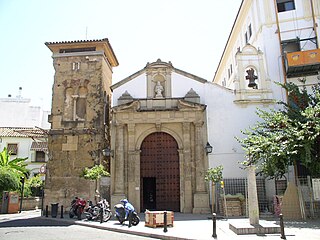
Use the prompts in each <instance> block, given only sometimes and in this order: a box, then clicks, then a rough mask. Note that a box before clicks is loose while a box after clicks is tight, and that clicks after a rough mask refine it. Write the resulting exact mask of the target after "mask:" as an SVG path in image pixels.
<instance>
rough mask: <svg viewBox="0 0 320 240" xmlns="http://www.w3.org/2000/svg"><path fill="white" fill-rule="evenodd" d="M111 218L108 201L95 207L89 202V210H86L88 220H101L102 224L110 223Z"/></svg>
mask: <svg viewBox="0 0 320 240" xmlns="http://www.w3.org/2000/svg"><path fill="white" fill-rule="evenodd" d="M111 216H112V213H111V210H110V205H109V203H108V201H107V200H106V199H102V200H101V201H99V202H98V203H97V205H93V203H92V201H89V203H88V208H87V209H86V218H87V220H93V221H96V220H97V221H98V220H100V222H101V223H102V222H107V221H109V220H110V218H111Z"/></svg>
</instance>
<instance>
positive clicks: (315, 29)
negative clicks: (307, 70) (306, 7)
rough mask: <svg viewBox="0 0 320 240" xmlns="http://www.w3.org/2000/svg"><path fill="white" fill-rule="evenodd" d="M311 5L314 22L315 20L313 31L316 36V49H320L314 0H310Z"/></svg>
mask: <svg viewBox="0 0 320 240" xmlns="http://www.w3.org/2000/svg"><path fill="white" fill-rule="evenodd" d="M310 3H311V12H312V20H313V31H314V34H315V36H316V48H318V46H319V44H318V43H319V39H318V32H317V27H318V25H317V22H316V16H315V14H314V6H313V0H310Z"/></svg>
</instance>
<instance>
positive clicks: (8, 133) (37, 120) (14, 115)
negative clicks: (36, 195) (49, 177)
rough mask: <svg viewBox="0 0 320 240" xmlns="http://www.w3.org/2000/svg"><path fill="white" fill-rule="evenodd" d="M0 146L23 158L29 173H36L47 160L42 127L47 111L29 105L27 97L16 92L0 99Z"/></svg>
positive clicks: (46, 122)
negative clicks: (14, 96) (13, 95)
mask: <svg viewBox="0 0 320 240" xmlns="http://www.w3.org/2000/svg"><path fill="white" fill-rule="evenodd" d="M0 107H1V110H2V113H3V114H2V115H1V118H0V150H1V151H2V150H3V148H5V147H6V148H7V149H8V150H9V151H10V152H11V159H14V158H26V157H28V159H27V160H26V163H27V164H28V166H27V168H28V169H29V170H30V176H31V177H32V176H34V175H36V174H39V170H40V167H41V166H42V165H45V164H46V162H47V161H48V155H47V151H48V148H47V136H46V131H47V130H48V129H49V128H50V125H49V123H48V115H49V111H44V110H43V109H42V108H41V107H40V106H32V105H31V100H30V99H25V98H22V97H21V96H17V97H16V98H13V97H8V98H1V99H0Z"/></svg>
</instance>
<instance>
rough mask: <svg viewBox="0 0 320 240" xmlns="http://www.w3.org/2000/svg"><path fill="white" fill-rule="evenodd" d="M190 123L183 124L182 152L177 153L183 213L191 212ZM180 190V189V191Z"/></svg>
mask: <svg viewBox="0 0 320 240" xmlns="http://www.w3.org/2000/svg"><path fill="white" fill-rule="evenodd" d="M190 133H191V123H189V122H186V123H183V150H180V151H179V157H180V159H183V162H181V164H183V170H184V171H183V172H181V183H182V184H181V185H183V196H184V199H183V202H184V204H183V206H181V207H182V208H181V209H182V211H183V212H185V213H190V212H192V201H193V198H192V167H191V166H192V163H191V141H190V140H191V137H190ZM181 190H182V189H181Z"/></svg>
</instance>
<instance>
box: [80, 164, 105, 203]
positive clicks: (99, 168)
mask: <svg viewBox="0 0 320 240" xmlns="http://www.w3.org/2000/svg"><path fill="white" fill-rule="evenodd" d="M109 176H110V173H108V172H107V171H106V170H104V167H103V165H102V164H99V165H94V166H93V167H91V168H87V167H86V168H84V170H83V171H82V173H81V175H80V177H83V178H84V179H90V180H95V185H96V196H95V198H96V202H98V201H97V198H100V193H99V191H98V179H100V178H101V177H109Z"/></svg>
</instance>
